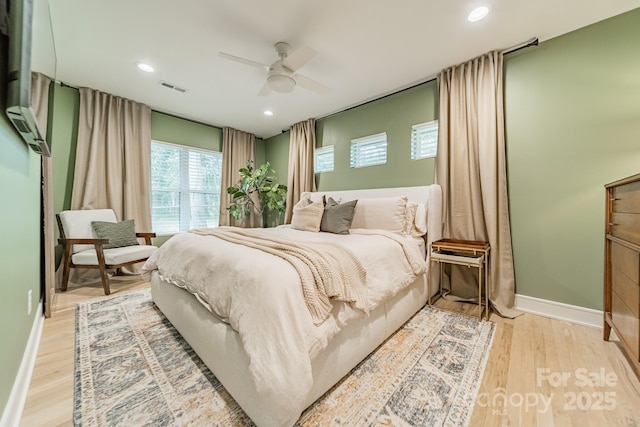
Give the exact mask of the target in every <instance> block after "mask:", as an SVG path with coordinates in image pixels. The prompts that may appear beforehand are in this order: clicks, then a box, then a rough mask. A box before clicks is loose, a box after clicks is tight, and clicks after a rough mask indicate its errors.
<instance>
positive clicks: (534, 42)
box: [502, 37, 538, 55]
mask: <svg viewBox="0 0 640 427" xmlns="http://www.w3.org/2000/svg"><path fill="white" fill-rule="evenodd" d="M531 46H538V38H537V37H533V38H531V39H529V40H527V41H526V42H523V43H520V44H517V45H515V46H511V47H508V48H506V49H503V50H502V54H503V55H508V54H510V53H513V52H517V51H519V50H522V49H526V48H528V47H531Z"/></svg>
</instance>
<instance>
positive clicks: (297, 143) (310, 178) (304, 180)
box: [284, 119, 316, 224]
mask: <svg viewBox="0 0 640 427" xmlns="http://www.w3.org/2000/svg"><path fill="white" fill-rule="evenodd" d="M315 146H316V121H315V120H314V119H309V120H306V121H303V122H300V123H296V124H294V125H293V126H291V131H290V136H289V169H288V178H287V206H286V210H285V213H284V223H285V224H290V223H291V217H292V216H293V206H294V205H295V204H296V203H298V201H299V200H300V195H302V193H304V192H305V191H316V182H315V176H314V173H313V150H314V148H315Z"/></svg>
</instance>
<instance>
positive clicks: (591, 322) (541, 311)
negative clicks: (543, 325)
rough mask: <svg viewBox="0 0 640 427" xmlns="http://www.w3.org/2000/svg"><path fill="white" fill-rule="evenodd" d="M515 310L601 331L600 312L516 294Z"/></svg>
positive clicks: (601, 313)
mask: <svg viewBox="0 0 640 427" xmlns="http://www.w3.org/2000/svg"><path fill="white" fill-rule="evenodd" d="M515 308H516V309H518V310H520V311H524V312H526V313H532V314H538V315H540V316H545V317H550V318H552V319H558V320H564V321H565V322H571V323H577V324H578V325H585V326H591V327H594V328H599V329H602V322H603V320H602V319H603V317H602V316H603V312H602V311H601V310H594V309H592V308H585V307H579V306H577V305H570V304H564V303H561V302H556V301H550V300H545V299H540V298H535V297H530V296H527V295H519V294H516V298H515Z"/></svg>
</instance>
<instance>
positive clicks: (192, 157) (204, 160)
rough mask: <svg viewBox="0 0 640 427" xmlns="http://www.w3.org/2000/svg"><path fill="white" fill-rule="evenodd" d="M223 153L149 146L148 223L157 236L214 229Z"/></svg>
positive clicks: (162, 144) (216, 217) (191, 148)
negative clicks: (149, 212)
mask: <svg viewBox="0 0 640 427" xmlns="http://www.w3.org/2000/svg"><path fill="white" fill-rule="evenodd" d="M221 180H222V153H218V152H215V151H209V150H202V149H198V148H193V147H187V146H182V145H175V144H169V143H165V142H158V141H152V142H151V219H152V223H153V230H154V232H156V233H158V234H171V233H177V232H180V231H187V230H190V229H192V228H202V227H216V226H218V221H219V216H220V183H221Z"/></svg>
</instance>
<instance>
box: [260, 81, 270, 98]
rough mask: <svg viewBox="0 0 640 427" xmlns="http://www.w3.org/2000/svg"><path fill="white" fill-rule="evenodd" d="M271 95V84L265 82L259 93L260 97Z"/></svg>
mask: <svg viewBox="0 0 640 427" xmlns="http://www.w3.org/2000/svg"><path fill="white" fill-rule="evenodd" d="M270 93H271V88H270V87H269V83H267V82H264V84H263V85H262V88H261V89H260V92H258V96H267V95H269V94H270Z"/></svg>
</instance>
